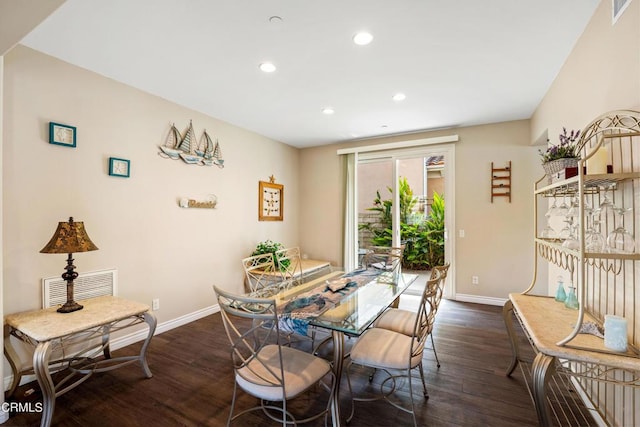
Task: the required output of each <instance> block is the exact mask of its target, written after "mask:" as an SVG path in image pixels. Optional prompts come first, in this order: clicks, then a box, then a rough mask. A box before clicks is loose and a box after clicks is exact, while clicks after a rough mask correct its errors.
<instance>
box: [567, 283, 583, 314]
mask: <svg viewBox="0 0 640 427" xmlns="http://www.w3.org/2000/svg"><path fill="white" fill-rule="evenodd" d="M564 306H565V307H567V308H570V309H572V310H577V309H579V308H580V303H579V302H578V296H577V295H576V288H574V287H573V286H570V287H569V293H568V294H567V298H566V299H565V301H564Z"/></svg>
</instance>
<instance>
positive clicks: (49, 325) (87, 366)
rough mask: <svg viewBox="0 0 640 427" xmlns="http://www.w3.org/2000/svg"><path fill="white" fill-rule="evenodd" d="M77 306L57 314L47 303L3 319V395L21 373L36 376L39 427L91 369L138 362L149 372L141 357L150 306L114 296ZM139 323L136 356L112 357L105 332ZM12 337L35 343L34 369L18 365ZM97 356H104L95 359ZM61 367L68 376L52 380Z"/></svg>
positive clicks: (153, 320)
mask: <svg viewBox="0 0 640 427" xmlns="http://www.w3.org/2000/svg"><path fill="white" fill-rule="evenodd" d="M82 305H84V309H82V310H79V311H75V312H72V313H58V312H57V311H56V309H57V307H52V308H47V309H44V310H34V311H27V312H22V313H15V314H9V315H7V316H5V318H4V354H5V356H6V357H7V360H8V361H9V365H10V366H11V369H12V371H13V382H12V383H11V386H10V387H9V389H8V390H7V393H6V394H7V396H11V395H12V394H13V393H14V391H15V389H16V387H17V386H18V385H19V383H20V379H21V378H22V376H23V375H25V374H35V376H36V379H37V380H38V384H39V385H40V389H41V390H42V400H43V402H42V403H43V413H42V419H41V422H40V426H41V427H48V426H49V425H51V419H52V417H53V410H54V407H55V399H56V397H58V396H61V395H62V394H64V393H66V392H67V391H69V390H71V389H73V388H74V387H76V386H77V385H79V384H81V383H82V382H84V381H86V380H87V379H88V378H89V377H90V376H91V375H92V374H93V373H96V372H105V371H110V370H113V369H116V368H119V367H121V366H124V365H128V364H130V363H134V362H140V364H141V365H142V369H143V371H144V374H145V376H146V377H147V378H151V376H152V374H151V370H150V369H149V365H148V364H147V358H146V356H147V349H148V347H149V342H150V341H151V337H153V334H154V333H155V329H156V318H155V316H154V315H153V313H151V312H150V311H149V306H147V305H145V304H141V303H138V302H134V301H129V300H126V299H124V298H119V297H114V296H101V297H96V298H90V299H86V300H82ZM141 323H146V324H147V326H148V328H149V331H148V334H147V338H146V339H145V341H144V343H143V345H142V349H141V350H140V354H138V355H136V356H121V357H115V358H112V357H111V352H110V348H109V339H110V334H111V333H112V332H116V331H119V330H122V329H125V328H130V327H133V326H136V325H139V324H141ZM11 336H13V337H15V338H17V339H19V340H21V341H23V342H25V343H27V344H29V345H31V346H33V347H35V350H34V353H33V368H23V367H22V366H21V364H20V358H19V357H18V355H17V353H16V350H15V348H14V347H13V345H12V343H11V339H10V337H11ZM99 340H100V341H99ZM100 355H102V356H104V357H101V358H98V357H99V356H100ZM63 370H68V371H69V373H68V375H67V376H65V377H64V378H62V379H60V380H58V383H57V384H55V383H54V382H53V379H52V378H51V374H52V373H55V372H59V371H63Z"/></svg>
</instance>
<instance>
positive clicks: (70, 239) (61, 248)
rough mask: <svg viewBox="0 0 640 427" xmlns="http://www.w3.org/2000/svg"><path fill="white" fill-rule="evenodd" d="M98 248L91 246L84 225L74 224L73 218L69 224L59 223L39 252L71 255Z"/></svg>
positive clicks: (80, 223)
mask: <svg viewBox="0 0 640 427" xmlns="http://www.w3.org/2000/svg"><path fill="white" fill-rule="evenodd" d="M97 249H98V247H97V246H96V245H94V244H93V242H92V241H91V239H90V238H89V236H88V235H87V232H86V230H85V229H84V223H82V222H74V221H73V217H70V218H69V222H59V223H58V228H57V229H56V232H55V233H53V237H51V240H49V243H47V244H46V246H45V247H44V248H42V249H41V250H40V253H43V254H71V253H74V252H88V251H95V250H97Z"/></svg>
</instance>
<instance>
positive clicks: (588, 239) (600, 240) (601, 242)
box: [584, 208, 607, 252]
mask: <svg viewBox="0 0 640 427" xmlns="http://www.w3.org/2000/svg"><path fill="white" fill-rule="evenodd" d="M585 213H586V214H587V215H588V216H587V223H588V224H587V229H586V230H585V231H584V249H585V251H587V252H602V251H604V249H605V247H606V246H607V241H606V240H605V238H604V236H603V235H602V233H600V217H599V216H598V214H599V213H600V209H599V208H597V209H587V210H585Z"/></svg>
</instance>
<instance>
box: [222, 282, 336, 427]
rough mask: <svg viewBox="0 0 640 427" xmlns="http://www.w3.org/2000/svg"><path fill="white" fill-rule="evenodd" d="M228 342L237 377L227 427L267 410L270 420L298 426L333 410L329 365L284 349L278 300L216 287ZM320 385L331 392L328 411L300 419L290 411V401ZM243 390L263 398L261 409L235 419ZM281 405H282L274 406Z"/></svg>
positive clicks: (315, 357)
mask: <svg viewBox="0 0 640 427" xmlns="http://www.w3.org/2000/svg"><path fill="white" fill-rule="evenodd" d="M213 289H214V291H215V293H216V298H217V300H218V305H219V306H220V313H221V315H222V321H223V324H224V329H225V331H226V334H227V337H228V338H229V342H230V344H231V361H232V363H233V372H234V376H235V381H234V386H233V397H232V401H231V409H230V410H229V417H228V419H227V426H229V425H230V424H231V422H232V421H234V420H235V419H237V418H238V417H240V416H242V415H244V414H246V413H248V412H251V411H258V410H260V411H262V412H263V413H264V414H265V415H266V416H267V417H269V418H270V419H272V420H274V421H277V422H281V423H282V425H283V427H286V426H287V424H293V425H297V423H305V422H308V421H312V420H315V419H317V418H320V417H322V416H323V415H324V417H325V424H326V422H327V417H328V414H329V410H330V404H331V397H330V396H332V395H333V389H334V387H335V386H336V381H335V376H334V374H333V371H332V369H331V365H330V363H329V362H328V361H326V360H324V359H322V358H320V357H317V356H314V355H312V354H310V353H306V352H304V351H302V350H298V349H295V348H291V347H287V346H284V345H282V343H281V339H282V336H281V334H280V333H279V327H278V314H277V312H276V303H275V300H271V299H265V298H251V297H246V296H241V295H235V294H232V293H229V292H227V291H224V290H222V289H220V288H218V287H217V286H214V287H213ZM316 384H320V385H321V386H323V388H324V389H325V391H326V392H327V393H328V396H329V397H328V398H327V406H326V407H325V408H324V409H323V410H322V411H320V412H318V413H316V414H313V415H310V416H306V418H304V419H300V420H297V419H296V418H295V417H294V415H293V414H292V412H291V411H290V410H289V409H287V404H288V402H289V401H290V400H292V399H294V398H296V397H298V396H300V395H301V394H303V393H304V392H305V391H307V390H309V389H310V388H311V387H313V386H314V385H316ZM238 388H240V389H242V390H244V391H245V392H246V393H248V394H250V395H252V396H254V397H256V398H258V399H259V404H258V405H257V406H254V407H251V408H249V409H245V410H243V411H241V412H239V413H237V414H235V415H234V413H233V412H234V410H235V405H236V400H237V392H238ZM277 402H279V403H280V405H276V404H275V403H277Z"/></svg>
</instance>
